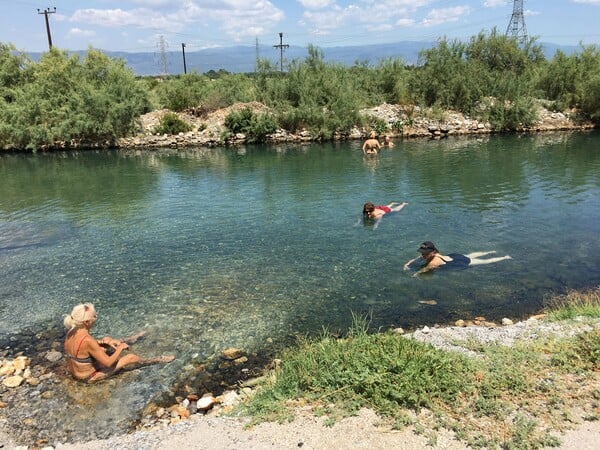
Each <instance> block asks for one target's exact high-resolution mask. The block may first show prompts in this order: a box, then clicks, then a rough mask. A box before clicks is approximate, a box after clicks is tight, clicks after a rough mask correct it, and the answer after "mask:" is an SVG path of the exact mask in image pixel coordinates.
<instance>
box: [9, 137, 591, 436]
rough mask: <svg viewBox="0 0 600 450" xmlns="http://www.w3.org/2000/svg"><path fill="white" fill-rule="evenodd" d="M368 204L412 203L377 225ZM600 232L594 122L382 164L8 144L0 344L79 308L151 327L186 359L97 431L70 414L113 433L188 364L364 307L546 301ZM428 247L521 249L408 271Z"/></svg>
mask: <svg viewBox="0 0 600 450" xmlns="http://www.w3.org/2000/svg"><path fill="white" fill-rule="evenodd" d="M365 201H373V202H375V203H376V204H384V203H388V202H391V201H407V202H409V205H408V206H407V207H406V208H405V209H404V210H403V211H401V212H399V213H394V214H390V215H387V216H385V217H384V218H383V220H382V221H381V223H380V224H379V226H378V227H374V226H372V224H366V225H365V224H363V223H362V221H361V220H360V213H361V210H362V204H363V203H364V202H365ZM599 231H600V134H598V133H583V134H543V135H538V136H522V137H517V136H500V137H484V138H480V139H475V138H464V139H463V138H456V139H455V138H451V139H445V140H439V141H427V140H416V141H405V142H402V141H399V142H397V145H396V147H395V148H394V149H393V150H386V151H384V152H383V153H382V154H381V155H380V156H379V157H376V158H373V157H369V158H364V157H363V155H362V152H361V151H360V143H359V142H350V143H341V144H335V145H332V144H324V145H301V146H295V145H294V146H264V147H244V148H217V149H210V150H206V149H196V150H185V151H183V150H182V151H179V153H177V154H175V153H174V152H173V151H166V152H138V153H130V154H127V155H125V154H120V153H117V152H84V153H76V154H50V155H45V154H38V155H34V156H24V155H4V156H2V157H0V339H1V340H6V339H8V338H9V337H10V336H11V335H12V334H13V333H16V332H19V331H20V330H23V329H28V330H32V331H33V332H37V331H40V332H42V331H44V330H48V329H55V328H57V327H61V326H62V316H63V315H64V314H67V313H68V312H70V310H71V308H72V307H73V306H74V305H75V304H77V303H79V302H84V301H90V302H93V303H94V304H95V305H96V308H97V310H98V316H99V320H98V323H97V325H96V327H95V328H94V333H95V334H97V335H98V336H103V335H105V334H111V335H113V336H123V335H126V334H129V333H132V332H134V331H136V330H138V329H141V328H145V329H148V330H149V335H148V338H147V339H146V340H145V341H142V342H140V343H139V344H137V345H136V350H137V351H138V352H139V353H140V354H143V355H153V354H162V353H174V354H176V355H177V360H176V362H174V363H172V364H170V365H168V366H163V367H151V368H146V369H144V370H143V371H142V372H141V373H139V374H136V375H135V376H129V377H125V380H126V381H123V379H119V380H117V381H115V382H113V384H112V385H111V388H110V389H111V392H110V395H109V397H111V398H116V399H118V400H114V401H106V402H105V403H102V404H99V405H96V406H95V409H94V411H92V412H90V416H94V417H95V418H94V424H95V425H90V424H89V423H87V422H86V421H88V420H92V419H91V418H85V417H84V418H80V419H73V418H71V419H70V420H73V421H74V422H77V420H80V421H81V423H85V427H89V426H92V427H93V426H96V427H102V426H105V427H106V426H107V425H106V423H108V422H110V420H116V419H115V417H116V418H117V419H118V418H123V417H130V416H131V415H132V414H135V413H136V411H138V410H139V409H140V408H141V407H142V406H143V404H144V403H145V401H147V400H148V398H149V397H150V396H151V395H153V394H154V393H156V392H159V391H161V390H164V389H166V388H167V387H168V386H169V384H170V383H171V382H172V381H173V379H174V378H175V377H176V376H177V375H178V374H179V373H181V371H182V370H185V369H186V366H187V365H189V363H190V362H192V361H202V360H204V359H207V358H209V357H211V356H213V355H215V354H217V353H218V352H220V351H221V350H223V349H224V348H227V347H232V346H233V347H240V348H243V349H245V350H247V351H259V350H261V349H262V348H265V347H266V346H270V345H272V342H281V341H285V340H286V339H288V338H289V337H290V336H294V335H297V334H305V333H315V332H319V331H320V330H322V329H323V328H327V329H329V330H340V331H343V330H344V329H346V328H347V327H348V325H349V324H350V323H351V320H352V313H353V312H354V313H358V314H366V313H368V314H370V316H371V317H372V325H373V326H374V327H383V328H387V327H390V326H403V327H410V326H415V325H419V324H421V325H423V324H434V323H448V322H450V321H453V320H456V319H458V318H463V319H468V318H472V317H475V316H485V317H487V318H488V319H491V320H499V319H501V318H502V317H511V318H520V317H523V316H524V315H526V314H529V313H533V312H537V311H539V309H540V308H541V307H542V305H543V301H544V299H546V298H548V297H549V296H550V295H552V294H554V293H563V292H565V290H567V289H569V288H585V287H590V286H596V285H599V284H600V241H599V239H598V232H599ZM424 240H431V241H433V242H435V243H436V245H437V246H438V248H439V249H440V250H441V251H442V253H453V252H459V253H470V252H474V251H487V250H494V251H496V252H497V255H498V256H502V255H511V256H512V258H513V259H511V260H508V261H502V262H498V263H495V264H492V265H486V266H477V267H473V268H469V269H467V270H461V271H440V272H438V273H434V274H432V275H429V276H425V277H420V278H419V277H418V278H414V277H412V272H405V271H403V270H402V265H403V264H404V263H405V262H406V261H407V260H409V259H411V258H413V257H415V256H416V255H417V253H416V249H417V247H418V246H419V244H420V243H421V242H422V241H424ZM422 300H435V301H436V302H437V305H433V306H432V305H425V304H422V303H419V301H422ZM78 389H80V388H78ZM85 389H105V388H92V387H87V386H86V387H85ZM92 413H93V414H92ZM103 417H104V418H105V419H106V423H105V422H103V421H102V418H103ZM98 420H99V422H97V421H98ZM81 423H80V424H78V423H73V424H71V425H70V426H71V427H73V428H74V429H76V428H77V427H78V426H81V427H82V429H84V428H85V427H83V425H81ZM97 423H100V425H97ZM103 424H104V425H103ZM87 429H89V428H87ZM100 434H102V433H100Z"/></svg>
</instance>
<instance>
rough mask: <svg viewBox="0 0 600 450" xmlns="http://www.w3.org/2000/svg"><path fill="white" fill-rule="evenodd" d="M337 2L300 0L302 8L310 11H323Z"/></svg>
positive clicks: (331, 0) (332, 0) (330, 0)
mask: <svg viewBox="0 0 600 450" xmlns="http://www.w3.org/2000/svg"><path fill="white" fill-rule="evenodd" d="M334 2H335V0H298V3H300V4H301V5H302V6H304V7H305V8H308V9H321V8H326V7H327V6H330V5H332V4H333V3H334Z"/></svg>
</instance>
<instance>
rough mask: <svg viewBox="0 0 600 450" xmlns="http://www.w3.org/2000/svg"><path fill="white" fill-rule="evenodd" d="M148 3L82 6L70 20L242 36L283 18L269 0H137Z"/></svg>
mask: <svg viewBox="0 0 600 450" xmlns="http://www.w3.org/2000/svg"><path fill="white" fill-rule="evenodd" d="M135 3H137V4H139V5H143V6H146V8H136V9H130V10H123V9H120V8H119V9H105V10H102V9H81V10H78V11H76V12H75V13H74V14H73V15H72V16H71V19H70V20H71V21H72V22H75V23H81V24H92V25H98V26H104V27H136V28H142V29H158V30H160V31H161V32H163V33H169V32H181V31H182V30H184V29H185V27H186V26H195V27H203V28H205V29H207V28H209V27H214V28H215V29H220V30H222V31H223V32H224V33H225V34H226V35H227V36H228V37H229V38H232V39H234V40H240V39H242V38H244V37H247V36H256V35H260V34H263V33H265V32H266V31H268V30H269V29H270V28H271V27H273V26H274V25H275V24H277V23H279V22H281V21H282V20H283V19H284V17H285V16H284V13H283V11H282V10H280V9H278V8H276V7H275V6H274V5H273V4H272V3H271V2H270V1H266V0H251V1H249V0H221V1H218V0H202V1H189V0H171V1H166V0H135Z"/></svg>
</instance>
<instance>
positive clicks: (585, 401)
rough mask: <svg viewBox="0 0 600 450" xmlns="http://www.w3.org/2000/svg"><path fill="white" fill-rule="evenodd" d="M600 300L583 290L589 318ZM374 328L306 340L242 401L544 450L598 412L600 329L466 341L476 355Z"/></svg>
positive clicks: (251, 406)
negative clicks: (578, 418)
mask: <svg viewBox="0 0 600 450" xmlns="http://www.w3.org/2000/svg"><path fill="white" fill-rule="evenodd" d="M570 295H571V297H573V298H577V299H580V298H582V297H581V295H577V296H576V297H574V294H570ZM595 296H596V297H595ZM597 296H598V290H597V291H596V292H595V293H594V292H592V293H588V294H586V295H585V296H584V298H586V300H585V301H584V303H585V306H584V309H585V310H586V311H588V312H590V311H591V312H590V315H592V316H593V311H594V310H595V309H594V308H596V307H597V305H596V306H593V307H592V308H591V309H590V307H589V304H590V303H593V302H595V301H596V300H593V299H594V298H597ZM589 300H592V301H589ZM565 305H566V306H565ZM560 307H561V308H565V307H566V308H572V302H570V303H568V304H562V306H560ZM579 310H580V309H579ZM558 314H559V313H557V315H558ZM558 317H561V316H560V315H558ZM596 317H600V310H599V311H598V315H597V316H596ZM368 325H369V324H368V321H367V318H366V317H356V316H354V323H353V326H352V328H351V330H350V331H349V333H348V335H347V336H346V337H344V338H342V339H337V338H333V337H331V336H330V335H329V334H328V333H326V332H325V333H323V335H322V336H321V337H320V338H319V339H316V340H314V339H313V340H311V339H308V338H302V339H300V340H299V342H298V346H297V347H296V348H293V349H289V350H287V351H286V353H285V354H284V355H283V356H282V363H281V364H280V366H279V367H278V369H276V370H275V372H274V373H273V377H271V382H270V383H268V384H267V385H265V386H263V387H262V389H261V390H259V392H258V393H257V395H256V396H255V397H254V398H253V399H252V400H251V401H250V402H249V403H248V404H247V405H246V408H247V412H249V413H250V415H251V416H253V417H254V421H255V422H260V421H264V420H270V421H272V420H278V421H282V420H289V419H290V418H291V417H292V414H293V407H296V406H298V405H310V406H311V407H312V408H313V410H314V411H315V412H316V413H318V414H319V415H325V416H326V417H327V422H326V423H327V424H333V423H334V422H335V421H336V420H338V419H339V418H341V417H344V416H348V415H351V414H354V413H355V412H357V411H358V410H359V409H360V408H363V407H367V408H371V409H373V410H374V411H376V412H377V413H378V414H379V415H380V416H381V417H383V418H385V419H388V421H389V424H390V425H391V426H392V427H394V428H402V427H404V426H406V425H413V426H414V429H415V431H416V432H419V433H421V434H424V435H427V436H428V439H430V440H431V441H432V442H434V441H435V436H434V434H435V430H438V429H439V428H441V427H443V428H446V429H448V430H453V431H454V432H455V434H456V436H457V438H458V439H461V440H463V441H464V442H466V443H467V444H468V445H470V446H472V447H485V448H528V449H539V448H543V447H548V446H556V445H558V440H557V438H556V436H555V434H554V433H555V432H556V431H561V430H563V429H565V428H566V426H567V424H568V422H569V421H570V417H569V411H570V410H572V409H573V408H574V407H577V408H579V409H581V410H583V411H585V414H586V420H597V419H599V418H600V417H599V414H598V411H600V330H598V329H594V330H593V331H588V332H583V333H580V334H578V335H575V336H573V337H567V338H565V337H558V336H545V337H544V336H538V338H537V339H531V340H524V341H517V342H516V343H515V344H514V345H512V346H510V347H509V346H505V345H500V344H481V343H476V342H475V341H469V342H462V343H461V345H462V346H463V347H468V348H470V349H471V350H473V351H474V352H476V353H478V354H479V355H480V357H479V358H473V357H467V356H465V355H463V354H462V353H458V352H454V351H443V350H438V349H436V348H434V347H433V346H432V345H430V344H426V343H422V342H418V341H416V340H413V339H407V338H406V337H403V336H401V335H399V334H396V333H393V332H383V333H376V334H369V333H368V328H369V327H368ZM432 433H433V434H432Z"/></svg>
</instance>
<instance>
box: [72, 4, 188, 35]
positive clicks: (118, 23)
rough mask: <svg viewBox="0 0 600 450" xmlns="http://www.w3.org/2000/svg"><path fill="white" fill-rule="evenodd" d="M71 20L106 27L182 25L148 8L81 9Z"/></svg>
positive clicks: (177, 27) (173, 28)
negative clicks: (128, 9) (127, 9)
mask: <svg viewBox="0 0 600 450" xmlns="http://www.w3.org/2000/svg"><path fill="white" fill-rule="evenodd" d="M71 22H77V23H87V24H92V25H100V26H104V27H127V26H135V27H139V28H163V29H165V30H170V31H175V30H179V29H181V25H180V24H177V23H174V22H173V21H171V20H169V19H168V18H167V17H165V16H164V15H162V14H159V13H156V12H154V11H151V10H147V9H137V10H131V11H123V10H122V9H80V10H78V11H75V13H74V14H73V15H72V16H71Z"/></svg>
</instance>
